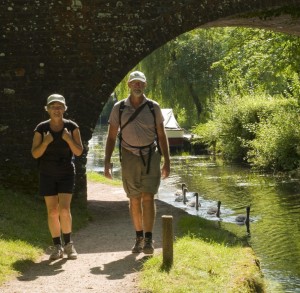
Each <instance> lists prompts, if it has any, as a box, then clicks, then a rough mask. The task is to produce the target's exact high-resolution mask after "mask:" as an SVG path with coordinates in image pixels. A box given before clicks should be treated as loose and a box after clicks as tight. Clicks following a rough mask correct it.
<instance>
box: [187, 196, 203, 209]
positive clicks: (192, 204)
mask: <svg viewBox="0 0 300 293" xmlns="http://www.w3.org/2000/svg"><path fill="white" fill-rule="evenodd" d="M194 196H198V194H197V192H195V193H194ZM188 206H190V207H192V208H194V207H195V206H196V200H193V201H190V202H189V203H188ZM198 207H201V203H200V202H199V200H198Z"/></svg>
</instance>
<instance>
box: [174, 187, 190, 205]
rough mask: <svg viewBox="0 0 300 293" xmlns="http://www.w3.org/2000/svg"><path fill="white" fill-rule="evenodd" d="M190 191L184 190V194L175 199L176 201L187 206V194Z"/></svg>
mask: <svg viewBox="0 0 300 293" xmlns="http://www.w3.org/2000/svg"><path fill="white" fill-rule="evenodd" d="M187 191H188V189H187V188H183V194H181V195H178V196H177V197H176V198H175V201H183V203H184V204H185V203H186V202H187V201H188V200H187V198H186V193H187Z"/></svg>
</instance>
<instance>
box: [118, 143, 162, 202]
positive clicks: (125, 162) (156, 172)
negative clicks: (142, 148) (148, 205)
mask: <svg viewBox="0 0 300 293" xmlns="http://www.w3.org/2000/svg"><path fill="white" fill-rule="evenodd" d="M144 159H145V162H146V166H144V163H143V161H142V158H141V157H140V156H136V155H134V154H133V153H131V152H130V151H127V150H126V149H124V148H122V162H121V166H122V181H123V187H124V190H125V192H126V194H127V196H128V197H137V196H140V195H141V193H142V192H148V193H152V194H153V195H154V194H156V193H157V191H158V188H159V184H160V178H161V171H160V161H161V155H160V153H159V152H158V151H157V150H156V151H155V152H154V151H152V155H151V162H150V170H149V174H147V165H148V155H146V156H144Z"/></svg>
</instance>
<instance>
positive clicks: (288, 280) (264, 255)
mask: <svg viewBox="0 0 300 293" xmlns="http://www.w3.org/2000/svg"><path fill="white" fill-rule="evenodd" d="M105 138H106V134H105V130H103V129H96V132H95V134H94V136H93V138H92V140H91V141H90V153H89V156H88V165H87V168H88V169H90V170H97V171H99V172H102V171H103V157H104V148H103V145H104V143H103V142H104V141H105ZM112 160H113V163H114V176H115V177H116V178H120V172H119V170H120V169H119V168H120V165H119V158H118V151H117V149H116V150H115V152H114V157H113V158H112ZM171 164H172V167H171V176H170V177H169V178H168V179H166V180H163V182H162V184H161V187H160V190H159V194H158V198H159V199H160V200H163V201H165V202H168V203H170V204H172V205H174V206H176V207H179V208H182V209H185V210H186V211H188V212H189V213H191V214H194V215H198V216H201V217H204V218H207V219H210V220H212V221H216V223H218V225H220V226H222V227H224V228H226V229H228V230H229V231H232V232H233V233H235V234H236V235H238V236H239V237H247V238H248V242H249V243H250V245H251V246H252V247H253V249H254V251H255V253H256V255H257V256H258V257H259V258H260V260H261V266H262V270H263V273H264V274H265V276H266V277H267V278H268V279H271V280H273V282H272V283H273V284H272V286H271V287H272V288H271V292H300V217H299V212H300V193H299V190H300V182H299V180H297V179H289V178H282V177H274V176H267V175H264V174H258V173H253V172H251V170H249V169H246V168H242V167H241V166H238V165H231V166H226V165H223V164H222V162H221V161H218V160H214V159H212V158H210V157H208V156H186V157H181V156H172V158H171ZM183 182H184V183H186V185H187V187H188V191H189V192H188V193H187V199H188V200H189V201H192V200H194V193H195V192H197V193H198V194H199V202H200V204H201V206H200V207H199V208H198V210H197V209H196V208H195V207H190V206H189V204H188V203H189V202H187V203H186V204H184V203H183V202H182V201H181V202H177V201H175V198H176V196H175V192H176V190H178V189H180V188H181V183H183ZM218 201H221V202H222V205H221V215H220V218H219V217H216V215H208V214H207V210H208V209H209V208H210V207H213V206H216V205H217V202H218ZM247 206H251V211H250V219H251V222H250V226H249V229H248V231H247V227H246V226H245V225H242V226H241V225H237V224H236V223H235V217H236V215H238V214H241V213H243V214H245V213H246V207H247ZM250 232H251V234H249V233H250Z"/></svg>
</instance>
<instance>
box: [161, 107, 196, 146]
mask: <svg viewBox="0 0 300 293" xmlns="http://www.w3.org/2000/svg"><path fill="white" fill-rule="evenodd" d="M162 114H163V117H164V126H165V130H166V134H167V137H168V141H169V147H170V149H171V150H179V149H183V148H184V146H185V144H189V141H190V139H191V134H188V133H186V132H185V130H184V129H183V128H181V127H180V125H179V123H178V122H177V120H176V118H175V116H174V113H173V110H172V109H162Z"/></svg>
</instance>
